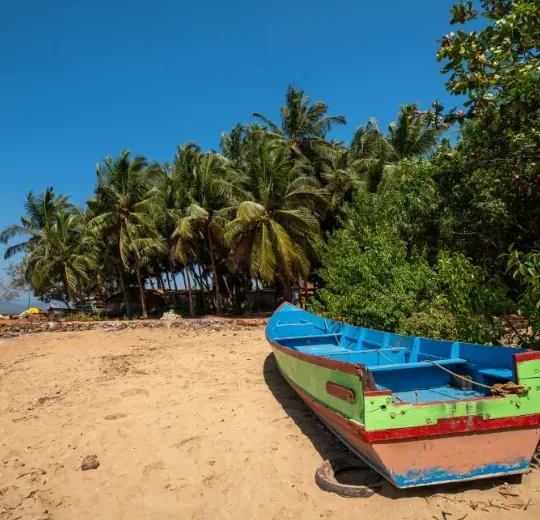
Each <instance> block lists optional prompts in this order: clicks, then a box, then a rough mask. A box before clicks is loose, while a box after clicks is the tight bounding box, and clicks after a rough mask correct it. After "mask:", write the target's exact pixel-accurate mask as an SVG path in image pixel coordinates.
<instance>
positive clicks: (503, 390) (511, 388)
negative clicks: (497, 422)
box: [426, 360, 530, 395]
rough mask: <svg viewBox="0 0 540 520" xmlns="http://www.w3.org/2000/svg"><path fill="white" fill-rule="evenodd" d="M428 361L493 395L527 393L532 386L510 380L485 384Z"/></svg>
mask: <svg viewBox="0 0 540 520" xmlns="http://www.w3.org/2000/svg"><path fill="white" fill-rule="evenodd" d="M426 363H431V364H432V365H435V366H436V367H438V368H440V369H441V370H444V371H445V372H448V373H449V374H451V375H453V376H454V377H457V378H458V379H462V380H463V381H467V382H468V383H472V384H473V385H476V386H479V387H481V388H485V389H486V390H489V391H490V392H491V393H492V394H493V395H505V394H518V395H523V394H526V393H527V392H528V391H529V390H530V388H529V387H528V386H525V385H518V384H517V383H514V382H512V381H508V382H507V383H496V384H494V385H492V386H489V385H484V384H483V383H478V382H477V381H474V380H473V379H472V378H470V377H467V376H463V375H461V374H456V373H455V372H452V370H449V369H448V368H446V367H443V366H442V365H439V363H436V362H435V361H427V360H426Z"/></svg>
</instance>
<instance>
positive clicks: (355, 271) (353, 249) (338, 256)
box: [313, 191, 436, 330]
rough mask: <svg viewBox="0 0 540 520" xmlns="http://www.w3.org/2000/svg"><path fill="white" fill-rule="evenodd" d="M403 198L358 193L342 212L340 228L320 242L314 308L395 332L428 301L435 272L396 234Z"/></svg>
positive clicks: (428, 302) (385, 194)
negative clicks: (352, 202) (319, 265)
mask: <svg viewBox="0 0 540 520" xmlns="http://www.w3.org/2000/svg"><path fill="white" fill-rule="evenodd" d="M403 200H404V198H402V197H399V196H397V195H396V192H393V191H392V192H386V193H383V194H373V195H372V194H363V195H360V196H359V197H358V198H357V199H356V200H355V203H354V205H353V206H351V207H349V208H347V209H346V216H345V219H344V222H345V223H344V227H343V228H342V229H339V230H337V231H336V232H335V233H334V234H333V235H332V236H330V237H329V238H328V242H327V244H322V251H321V257H322V265H323V266H324V267H323V268H322V269H321V270H320V273H319V274H320V277H321V279H322V281H323V284H324V285H323V288H322V289H321V290H320V291H319V293H318V301H317V302H315V303H314V304H313V308H314V309H316V310H324V311H325V312H327V313H328V314H329V315H331V316H339V317H341V318H344V319H345V320H346V321H351V322H353V323H355V324H357V325H363V326H369V327H372V328H376V329H381V330H398V329H399V328H400V327H401V325H402V324H403V322H404V321H405V320H407V319H408V318H409V317H410V316H411V315H412V314H413V313H414V312H415V311H416V310H418V309H419V308H422V307H426V306H429V305H430V303H431V302H433V300H434V298H435V296H436V273H435V272H434V271H433V269H431V268H430V266H429V265H428V263H427V260H426V258H425V256H424V255H422V254H419V253H417V252H416V251H408V247H407V244H406V243H405V242H404V241H402V240H401V238H400V236H399V230H400V229H399V228H400V226H398V222H399V220H400V217H401V216H402V215H403V213H402V209H403ZM400 202H401V203H400ZM403 224H404V225H406V223H403Z"/></svg>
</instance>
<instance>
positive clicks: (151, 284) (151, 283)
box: [148, 276, 156, 291]
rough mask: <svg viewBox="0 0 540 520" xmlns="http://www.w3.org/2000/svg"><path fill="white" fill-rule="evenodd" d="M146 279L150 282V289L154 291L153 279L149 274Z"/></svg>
mask: <svg viewBox="0 0 540 520" xmlns="http://www.w3.org/2000/svg"><path fill="white" fill-rule="evenodd" d="M148 281H149V282H150V287H152V291H155V290H156V286H155V285H154V280H152V277H151V276H150V277H149V278H148Z"/></svg>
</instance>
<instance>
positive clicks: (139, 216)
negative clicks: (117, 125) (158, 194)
mask: <svg viewBox="0 0 540 520" xmlns="http://www.w3.org/2000/svg"><path fill="white" fill-rule="evenodd" d="M96 171H97V177H98V183H97V187H96V197H95V199H92V200H89V201H88V205H89V207H90V208H92V209H93V210H94V212H95V213H96V216H95V217H94V218H92V220H90V222H89V229H90V230H95V231H96V232H97V233H98V234H100V235H101V236H102V237H103V238H104V240H105V242H106V243H107V244H108V245H109V246H110V247H112V248H114V249H116V251H117V254H118V258H119V259H120V266H121V267H120V281H121V284H122V289H123V291H124V298H125V301H126V310H127V312H128V315H130V314H131V308H130V305H129V297H128V293H127V290H126V287H125V271H129V270H130V269H131V268H132V267H134V269H135V273H136V275H137V282H138V285H139V292H140V299H141V306H142V313H143V317H144V318H146V317H147V316H148V313H147V310H146V300H145V297H144V283H143V280H142V276H141V268H142V267H143V265H144V264H145V263H147V262H149V261H150V260H151V259H152V258H155V257H157V256H158V255H159V254H162V253H164V252H165V250H166V248H165V244H164V243H163V239H162V238H161V237H160V236H159V233H158V231H157V229H156V225H155V217H156V214H157V209H158V208H157V206H156V204H155V201H154V200H153V198H152V196H151V195H152V194H151V192H150V186H149V180H150V179H151V178H153V177H155V176H156V175H157V171H158V166H157V165H151V166H149V165H148V162H147V160H146V159H145V158H144V157H142V156H136V157H134V158H133V159H131V158H130V152H129V151H128V150H123V151H122V152H121V153H120V155H119V156H118V157H117V158H116V159H114V160H113V159H112V158H111V157H107V158H106V159H104V161H103V164H102V165H98V166H97V170H96Z"/></svg>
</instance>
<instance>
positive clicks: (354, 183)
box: [322, 150, 370, 214]
mask: <svg viewBox="0 0 540 520" xmlns="http://www.w3.org/2000/svg"><path fill="white" fill-rule="evenodd" d="M369 167H370V163H369V161H366V160H363V159H352V153H351V151H350V150H339V151H338V152H337V153H335V154H333V155H332V156H330V157H329V161H328V164H326V165H325V166H324V170H323V174H322V178H323V180H324V182H325V188H326V190H327V191H328V192H329V193H330V205H329V209H330V211H331V212H332V213H334V214H336V213H340V212H341V209H342V208H343V204H344V203H345V202H350V200H351V199H352V196H353V194H354V193H356V192H357V191H358V190H360V189H361V188H363V187H364V186H365V184H366V181H365V174H366V171H367V170H368V169H369Z"/></svg>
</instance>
